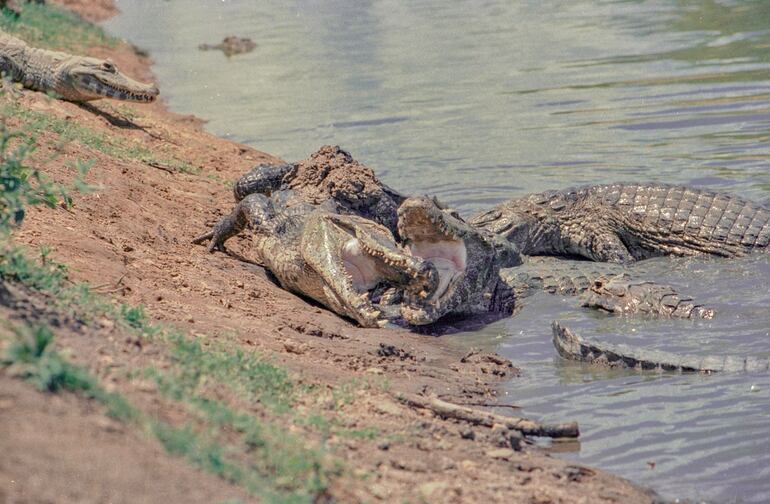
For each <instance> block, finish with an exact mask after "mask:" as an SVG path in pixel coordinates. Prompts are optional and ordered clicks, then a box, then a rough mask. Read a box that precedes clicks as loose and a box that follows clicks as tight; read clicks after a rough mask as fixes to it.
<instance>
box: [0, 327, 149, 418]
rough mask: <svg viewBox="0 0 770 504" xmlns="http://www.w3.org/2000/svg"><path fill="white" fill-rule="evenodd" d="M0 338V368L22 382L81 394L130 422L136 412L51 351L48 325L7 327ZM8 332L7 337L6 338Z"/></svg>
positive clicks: (124, 401)
mask: <svg viewBox="0 0 770 504" xmlns="http://www.w3.org/2000/svg"><path fill="white" fill-rule="evenodd" d="M6 329H7V330H6V331H3V334H1V335H0V342H4V343H5V345H3V346H2V347H0V348H5V351H4V352H3V353H2V354H1V355H0V368H9V369H10V371H11V374H12V375H15V376H18V377H19V378H22V379H25V380H27V381H29V382H30V383H32V384H33V385H35V387H37V388H38V389H39V390H41V391H43V392H59V391H61V390H66V391H69V392H80V393H82V394H84V395H85V396H86V397H89V398H92V399H96V400H97V401H99V402H101V403H103V404H105V405H106V406H107V414H108V415H110V416H113V417H115V418H119V419H123V420H129V419H133V418H135V417H136V411H135V410H134V409H133V408H132V407H131V405H129V404H128V402H126V400H125V399H123V398H122V397H121V396H119V395H117V394H113V393H109V392H106V391H105V390H104V389H103V388H101V386H99V384H98V382H97V381H96V380H95V379H94V378H93V377H92V376H91V375H90V374H89V373H88V371H86V370H84V369H82V368H80V367H77V366H73V365H72V364H70V363H69V362H67V361H66V360H65V359H64V358H63V357H62V356H61V355H60V354H59V353H58V352H56V351H55V350H54V349H53V345H52V343H53V339H54V335H53V332H52V331H51V329H50V328H49V327H47V326H42V325H41V326H34V327H27V326H16V325H9V326H7V328H6ZM8 333H10V338H9V337H8Z"/></svg>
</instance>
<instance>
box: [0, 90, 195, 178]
mask: <svg viewBox="0 0 770 504" xmlns="http://www.w3.org/2000/svg"><path fill="white" fill-rule="evenodd" d="M0 116H7V117H16V118H19V119H21V121H22V122H23V123H24V126H23V131H24V134H25V137H26V138H35V137H37V136H39V135H40V134H41V133H44V132H52V133H55V134H56V135H58V136H59V143H60V144H61V145H64V144H68V143H72V142H77V143H79V144H80V145H82V146H84V147H87V148H89V149H93V150H95V151H98V152H101V153H102V154H105V155H107V156H110V157H113V158H116V159H120V160H122V161H140V162H142V163H145V164H150V165H153V164H154V165H156V166H161V167H163V168H164V169H168V170H170V171H172V172H181V173H188V174H191V175H197V174H199V173H200V171H201V170H200V169H199V168H197V167H195V166H193V165H192V164H190V163H189V162H187V161H184V160H179V159H176V158H173V157H169V158H158V157H157V156H156V154H155V152H153V151H152V150H150V149H148V148H147V147H145V146H143V145H141V144H139V143H131V142H126V140H125V139H124V138H121V137H116V136H112V135H109V134H107V133H102V132H100V131H96V130H93V129H91V128H88V127H86V126H82V125H80V124H77V123H76V122H73V121H69V120H66V119H63V118H59V117H56V116H55V115H52V114H49V113H45V112H40V111H37V110H30V109H29V108H27V107H25V106H23V105H21V104H19V103H17V102H15V101H13V100H5V101H4V102H3V103H1V104H0ZM14 136H19V135H18V134H16V135H14ZM23 145H30V142H27V143H24V144H23ZM26 149H27V150H26V151H25V152H23V153H22V154H23V155H25V156H26V155H29V154H30V153H31V151H32V150H33V149H32V147H27V148H26ZM91 164H93V162H91V163H90V164H89V163H82V162H80V163H77V164H76V168H77V169H78V170H79V171H80V170H82V171H84V172H85V171H88V169H89V168H90V166H91Z"/></svg>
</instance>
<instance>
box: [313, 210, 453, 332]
mask: <svg viewBox="0 0 770 504" xmlns="http://www.w3.org/2000/svg"><path fill="white" fill-rule="evenodd" d="M300 254H301V256H302V258H303V260H304V262H305V263H306V264H307V266H308V267H309V268H311V269H312V270H313V272H314V273H315V274H316V275H317V276H318V277H320V280H321V282H320V291H321V292H318V293H317V294H316V295H313V293H311V292H305V294H307V295H310V296H311V297H313V298H315V299H317V300H319V301H321V302H323V303H324V304H326V305H327V306H328V307H329V308H331V309H332V310H334V311H336V312H337V313H339V314H342V315H346V316H348V317H350V318H352V319H354V320H356V321H357V322H358V323H359V324H361V325H362V326H365V327H379V326H384V325H385V324H387V323H388V322H389V321H395V320H396V319H400V317H401V313H400V312H401V311H402V310H404V309H405V308H408V309H410V310H419V308H418V306H419V305H420V304H421V303H422V302H423V301H424V300H426V299H428V298H429V297H430V296H431V295H432V294H433V292H434V291H435V290H436V288H437V287H438V284H439V274H438V271H437V269H436V267H435V266H434V264H433V263H431V262H428V261H424V260H422V259H420V258H419V257H415V256H412V255H411V254H409V253H408V252H407V251H405V250H404V249H402V248H401V247H400V246H399V245H398V244H397V243H396V241H395V239H394V238H393V234H392V233H391V232H390V231H389V230H388V229H387V228H385V227H384V226H382V225H380V224H377V223H375V222H372V221H370V220H367V219H364V218H362V217H358V216H354V215H339V214H334V213H327V212H314V213H312V214H310V215H309V216H308V218H307V221H306V222H305V226H304V230H303V233H302V238H301V244H300ZM300 290H303V291H307V290H314V289H308V288H304V289H300ZM412 304H413V305H415V306H412Z"/></svg>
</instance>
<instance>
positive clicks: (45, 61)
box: [0, 32, 159, 103]
mask: <svg viewBox="0 0 770 504" xmlns="http://www.w3.org/2000/svg"><path fill="white" fill-rule="evenodd" d="M0 74H2V76H3V79H4V80H6V81H11V82H19V83H21V84H22V85H23V86H24V87H25V88H29V89H32V90H35V91H41V92H43V93H52V94H54V95H56V96H58V97H60V98H62V99H64V100H68V101H73V102H86V101H91V100H97V99H99V98H114V99H116V100H123V101H131V102H139V103H149V102H151V101H154V100H155V98H157V96H158V94H159V91H158V88H157V87H155V86H154V85H152V84H142V83H141V82H137V81H135V80H133V79H131V78H130V77H127V76H126V75H124V74H123V73H121V72H120V71H119V70H118V68H117V67H116V66H115V64H114V63H112V62H111V61H110V60H101V59H97V58H90V57H87V56H74V55H71V54H67V53H64V52H59V51H49V50H46V49H37V48H34V47H30V46H28V45H27V44H26V43H25V42H24V41H22V40H20V39H18V38H16V37H12V36H10V35H8V34H6V33H3V32H0Z"/></svg>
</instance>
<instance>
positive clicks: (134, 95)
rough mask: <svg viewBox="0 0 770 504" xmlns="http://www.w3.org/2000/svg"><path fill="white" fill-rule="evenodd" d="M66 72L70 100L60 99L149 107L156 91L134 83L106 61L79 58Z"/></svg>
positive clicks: (147, 86) (65, 94) (150, 86)
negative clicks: (106, 99)
mask: <svg viewBox="0 0 770 504" xmlns="http://www.w3.org/2000/svg"><path fill="white" fill-rule="evenodd" d="M65 70H66V75H65V77H66V79H67V80H68V81H69V84H70V86H69V87H70V88H71V92H72V96H67V93H66V92H63V94H64V96H63V97H64V98H66V99H73V100H78V101H87V100H96V99H99V98H114V99H116V100H123V101H131V102H138V103H149V102H152V101H154V100H155V99H156V98H157V97H158V94H159V93H160V91H159V90H158V88H157V87H155V86H154V85H151V84H143V83H141V82H137V81H135V80H133V79H131V78H129V77H126V76H125V75H123V74H122V73H120V72H119V71H118V69H117V67H116V66H115V65H114V64H113V63H112V62H111V61H110V60H99V59H95V58H80V60H79V61H78V62H77V63H76V64H74V65H71V66H69V67H68V68H67V69H65Z"/></svg>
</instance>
